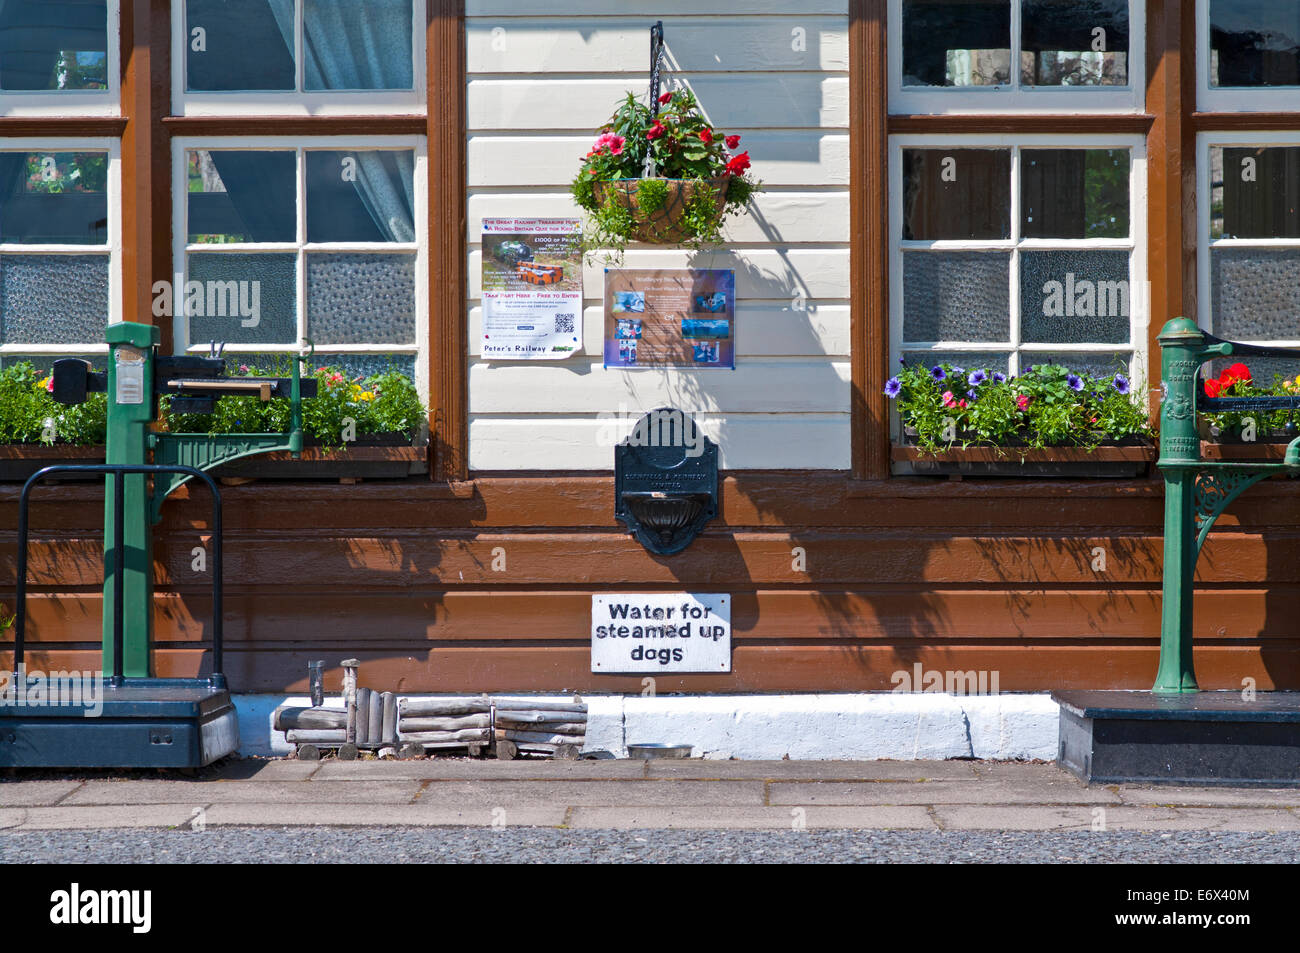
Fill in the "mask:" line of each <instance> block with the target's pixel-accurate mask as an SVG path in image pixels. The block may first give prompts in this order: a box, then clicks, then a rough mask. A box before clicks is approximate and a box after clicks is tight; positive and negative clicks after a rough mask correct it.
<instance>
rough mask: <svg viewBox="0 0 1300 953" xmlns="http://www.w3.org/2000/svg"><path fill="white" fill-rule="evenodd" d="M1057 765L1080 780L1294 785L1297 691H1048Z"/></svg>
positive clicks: (1298, 746) (1298, 750)
mask: <svg viewBox="0 0 1300 953" xmlns="http://www.w3.org/2000/svg"><path fill="white" fill-rule="evenodd" d="M1052 698H1053V699H1054V700H1055V701H1056V702H1057V703H1058V704H1060V706H1061V721H1060V747H1059V751H1058V756H1057V763H1058V764H1059V765H1060V766H1061V767H1062V768H1065V769H1066V770H1067V771H1069V772H1070V773H1071V774H1074V775H1075V776H1077V777H1078V778H1080V779H1081V780H1083V781H1086V782H1089V783H1091V782H1094V781H1095V782H1098V783H1102V784H1118V783H1123V782H1143V783H1153V784H1195V785H1223V786H1230V787H1300V692H1260V693H1259V694H1258V695H1256V697H1255V698H1254V699H1253V700H1247V699H1245V698H1243V697H1242V693H1241V692H1198V693H1196V694H1187V695H1163V694H1160V695H1158V694H1155V693H1153V692H1115V691H1064V692H1053V693H1052Z"/></svg>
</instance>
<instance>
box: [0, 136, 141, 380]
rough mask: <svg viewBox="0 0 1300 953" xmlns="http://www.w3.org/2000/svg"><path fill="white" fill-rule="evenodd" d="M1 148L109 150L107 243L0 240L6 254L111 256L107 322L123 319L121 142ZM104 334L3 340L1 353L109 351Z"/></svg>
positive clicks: (40, 142) (23, 143)
mask: <svg viewBox="0 0 1300 953" xmlns="http://www.w3.org/2000/svg"><path fill="white" fill-rule="evenodd" d="M0 152H36V153H42V152H44V153H57V152H107V153H108V178H107V182H106V191H107V200H108V226H107V231H108V241H107V242H106V243H105V244H103V245H61V244H39V245H37V244H20V243H17V242H4V241H0V257H3V256H5V255H103V256H105V257H107V258H108V313H107V314H106V315H105V316H104V323H105V326H106V327H107V325H109V324H113V323H114V322H117V321H121V320H122V154H121V142H120V140H118V139H109V138H77V139H63V138H59V139H50V138H44V139H36V138H23V139H0ZM107 353H108V344H107V343H105V341H104V337H103V335H102V334H101V335H100V337H99V338H98V339H96V340H94V341H86V342H83V343H78V344H23V343H21V342H14V343H0V355H10V354H21V355H31V356H33V357H37V356H66V355H69V354H107Z"/></svg>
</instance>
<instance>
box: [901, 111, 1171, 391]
mask: <svg viewBox="0 0 1300 953" xmlns="http://www.w3.org/2000/svg"><path fill="white" fill-rule="evenodd" d="M919 147H927V148H935V147H948V148H951V149H977V148H1003V149H1010V150H1011V182H1012V188H1011V209H1010V215H1011V237H1010V238H1007V239H997V240H988V241H984V240H977V241H967V240H951V239H942V240H928V241H926V240H904V239H903V238H902V232H903V150H904V149H908V148H919ZM1024 148H1031V149H1129V150H1130V167H1129V237H1128V238H1127V239H1112V238H1075V239H1057V238H1050V239H1049V238H1029V239H1021V238H1020V150H1021V149H1024ZM1146 176H1147V163H1146V140H1145V137H1143V136H1140V135H1096V136H1078V135H1054V134H1032V135H1031V134H1026V135H1014V136H1012V135H1005V134H997V135H934V134H926V135H921V134H912V135H897V136H891V137H890V141H889V229H890V230H889V234H890V245H889V288H890V294H889V302H890V305H889V310H890V320H889V366H890V368H891V369H892V368H895V367H897V366H898V361H899V358H901V357H902V356H903V352H904V351H908V352H911V353H917V352H930V353H931V354H933V355H934V360H935V361H936V362H937V361H940V360H943V358H944V355H945V353H955V352H977V353H989V354H997V353H1002V352H1008V351H1009V352H1010V358H1009V361H1008V367H1007V370H1008V373H1011V374H1019V373H1020V372H1021V357H1022V356H1024V355H1032V354H1034V353H1044V354H1048V353H1050V354H1061V353H1070V352H1078V353H1080V354H1094V353H1098V352H1104V351H1111V350H1116V351H1123V350H1129V349H1130V348H1131V350H1132V353H1133V356H1132V358H1131V360H1130V361H1129V376H1130V378H1133V379H1138V378H1140V377H1141V375H1142V373H1143V372H1144V371H1145V369H1146V367H1147V366H1148V364H1147V328H1148V326H1149V323H1150V281H1149V279H1148V277H1147V249H1146V233H1147V220H1146V204H1147V203H1146V198H1147V196H1146ZM1086 249H1097V250H1106V249H1113V250H1116V251H1128V252H1130V258H1129V335H1130V339H1129V345H1128V346H1127V347H1125V346H1124V345H1115V344H1104V343H1092V344H1026V343H1023V342H1022V341H1021V340H1020V337H1021V331H1020V269H1019V264H1020V252H1021V251H1053V250H1062V251H1077V250H1086ZM913 250H932V251H1010V252H1011V265H1010V275H1009V276H1008V281H1009V285H1010V288H1009V291H1010V296H1009V299H1008V300H1009V303H1010V315H1009V317H1010V322H1009V340H1008V341H1006V342H995V343H989V342H979V343H971V342H965V341H916V342H912V341H909V342H904V340H903V316H904V312H903V306H904V302H903V252H904V251H913Z"/></svg>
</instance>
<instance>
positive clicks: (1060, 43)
mask: <svg viewBox="0 0 1300 953" xmlns="http://www.w3.org/2000/svg"><path fill="white" fill-rule="evenodd" d="M1128 3H1129V0H1021V4H1020V10H1021V14H1020V16H1021V32H1020V48H1021V53H1020V81H1021V83H1023V84H1024V85H1026V86H1125V85H1127V84H1128V47H1129V33H1128Z"/></svg>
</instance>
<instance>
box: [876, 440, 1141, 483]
mask: <svg viewBox="0 0 1300 953" xmlns="http://www.w3.org/2000/svg"><path fill="white" fill-rule="evenodd" d="M1156 457H1157V452H1156V448H1155V446H1154V445H1153V444H1152V443H1151V442H1150V441H1147V440H1137V439H1134V440H1124V441H1108V442H1106V443H1103V444H1102V445H1101V446H1099V447H1096V448H1094V449H1091V450H1089V449H1086V448H1084V447H1046V448H1044V449H1042V450H1036V449H1031V448H1028V447H991V446H971V447H965V448H962V447H953V448H952V449H950V450H943V451H940V452H939V453H928V452H926V451H924V450H921V449H920V448H919V447H916V446H913V445H911V444H908V443H902V444H898V443H895V444H894V445H893V446H892V448H891V451H890V459H891V460H893V462H894V464H895V467H894V470H895V473H902V474H909V475H915V476H946V477H948V478H950V479H961V478H962V477H1012V478H1020V479H1034V480H1036V479H1043V478H1067V479H1089V478H1108V479H1134V478H1136V477H1142V476H1145V475H1146V474H1147V472H1148V471H1149V470H1150V468H1151V465H1152V464H1153V463H1154V462H1155V460H1156Z"/></svg>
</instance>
